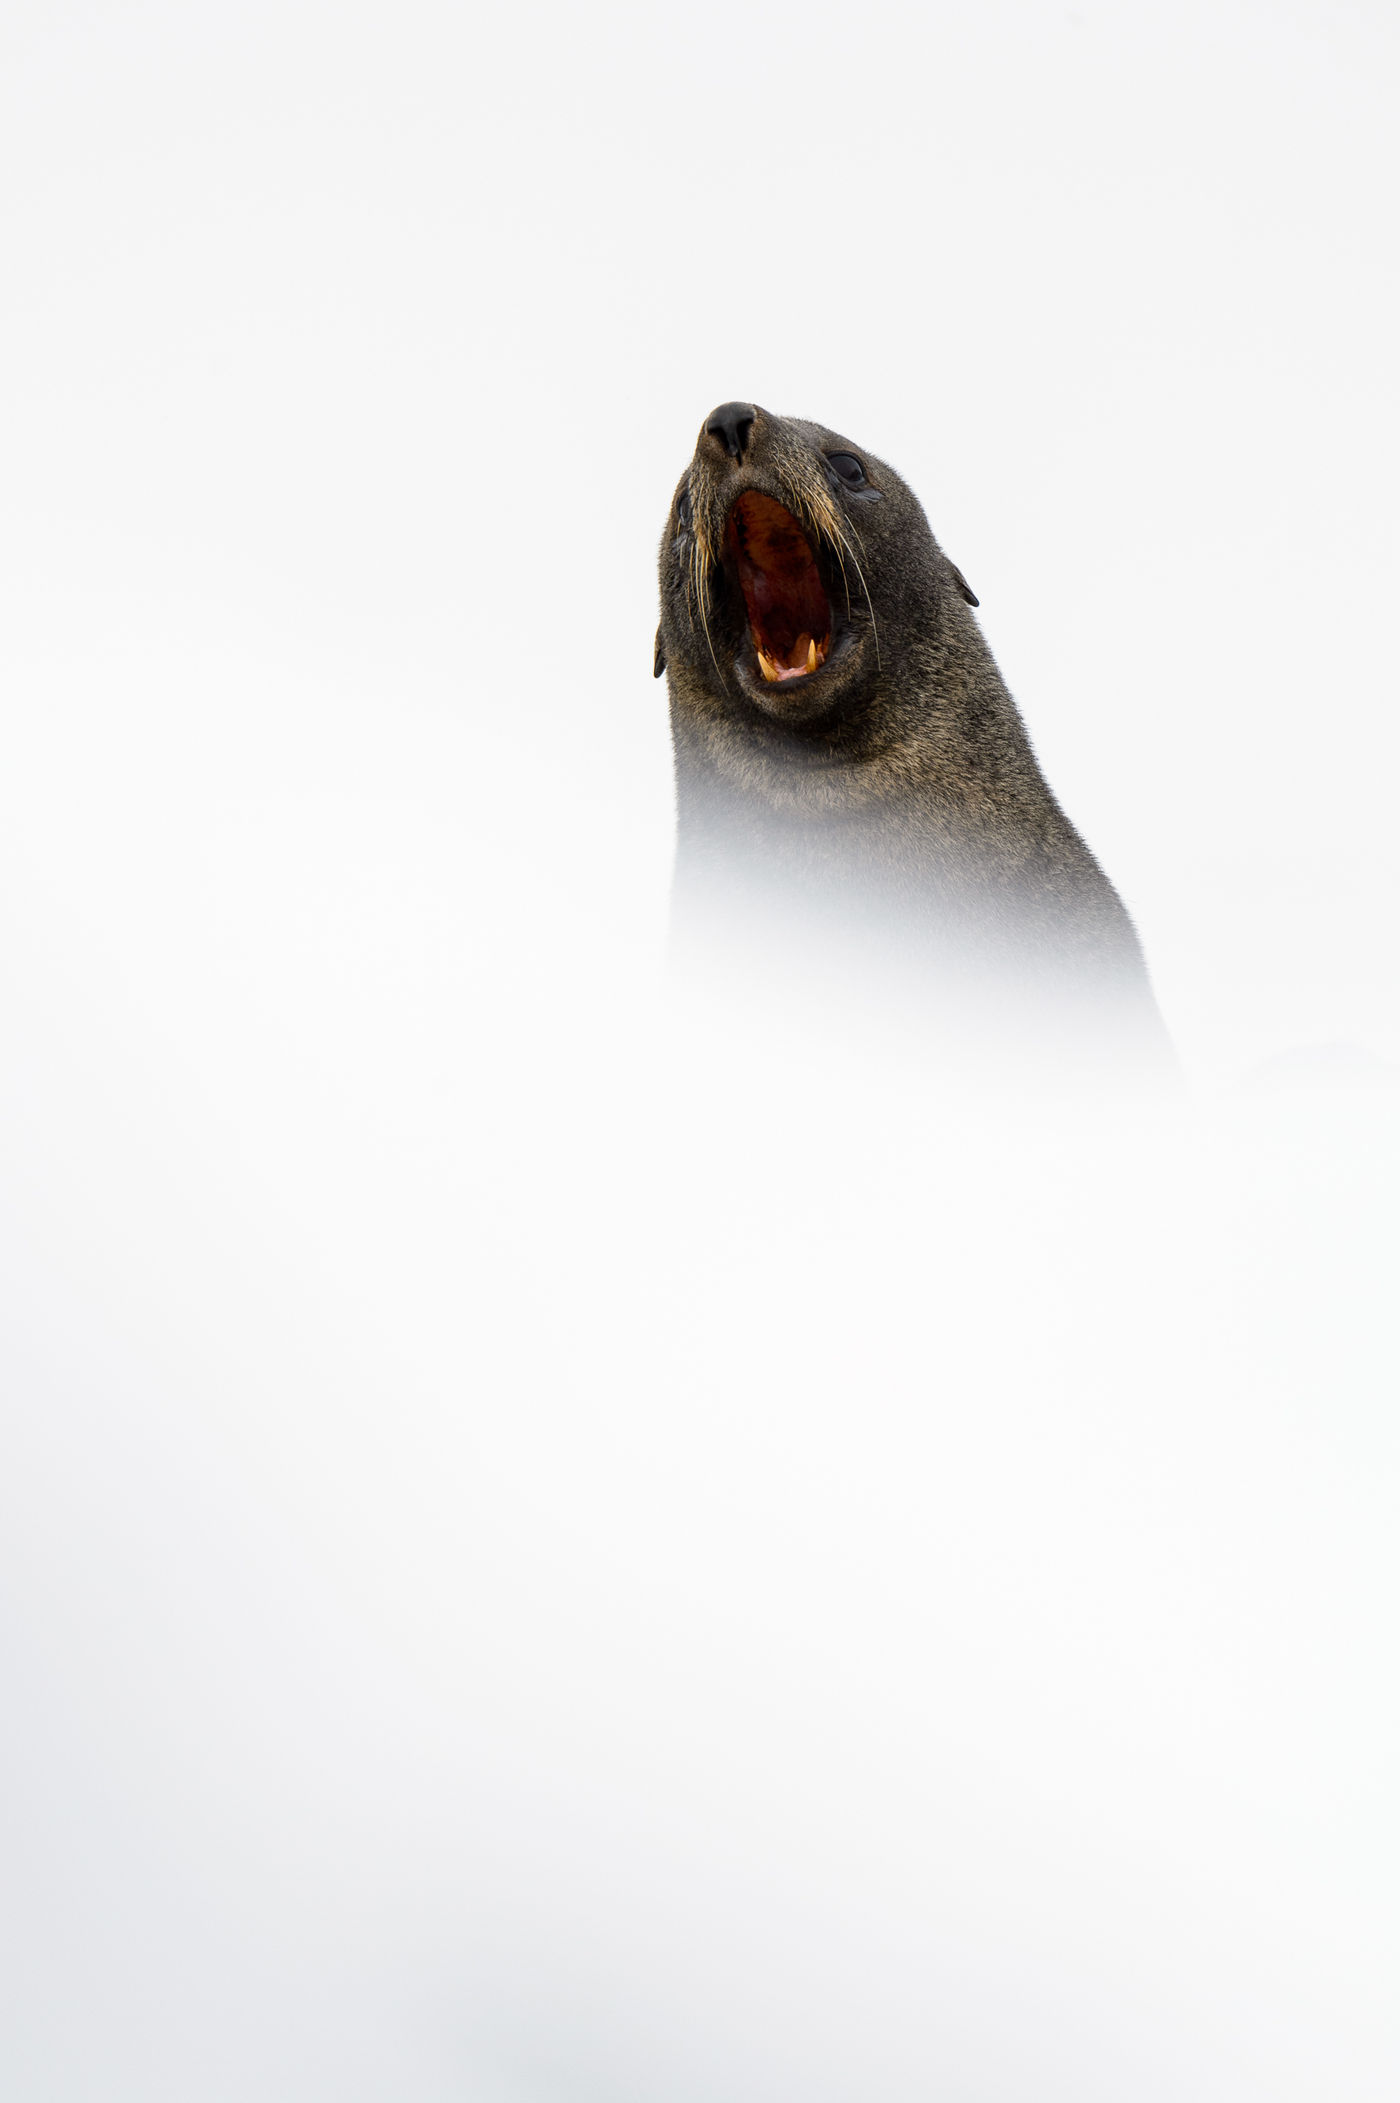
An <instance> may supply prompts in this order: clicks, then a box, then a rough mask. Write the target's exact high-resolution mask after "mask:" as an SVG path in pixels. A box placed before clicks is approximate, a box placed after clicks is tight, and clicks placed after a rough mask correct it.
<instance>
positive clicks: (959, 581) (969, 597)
mask: <svg viewBox="0 0 1400 2103" xmlns="http://www.w3.org/2000/svg"><path fill="white" fill-rule="evenodd" d="M948 567H949V569H950V570H951V571H952V572H953V582H954V584H956V585H957V587H958V590H959V591H960V592H961V593H962V595H963V597H964V598H965V599H966V601H967V603H968V605H969V606H980V605H981V604H982V601H981V600H980V599H979V598H978V596H977V594H976V592H975V591H974V590H973V589H972V586H971V585H970V584H969V583H968V581H967V579H966V577H964V575H963V573H962V571H961V570H960V569H959V568H958V566H957V564H956V562H950V563H949V564H948Z"/></svg>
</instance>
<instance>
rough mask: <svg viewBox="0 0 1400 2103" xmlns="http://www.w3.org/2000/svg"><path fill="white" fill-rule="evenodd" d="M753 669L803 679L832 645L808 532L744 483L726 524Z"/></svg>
mask: <svg viewBox="0 0 1400 2103" xmlns="http://www.w3.org/2000/svg"><path fill="white" fill-rule="evenodd" d="M725 542H726V548H727V552H728V553H729V554H730V555H731V556H732V557H733V560H734V564H735V567H736V569H737V570H738V572H739V582H740V584H741V586H742V587H743V593H744V605H745V606H746V608H747V609H748V616H749V633H750V635H751V636H752V637H753V646H754V650H755V652H756V653H757V656H758V669H759V671H760V672H762V674H763V676H764V678H765V679H766V680H768V681H769V683H770V684H771V683H772V682H773V681H774V680H777V679H805V678H806V676H807V674H808V673H809V672H815V671H816V669H817V666H818V665H819V664H824V663H825V661H826V653H827V651H828V650H829V649H830V648H831V607H830V605H829V604H828V602H827V596H826V591H825V588H824V587H823V584H822V580H821V576H820V574H819V573H818V570H817V565H816V561H815V558H814V557H813V554H812V550H811V546H810V544H809V543H808V540H807V536H806V534H805V533H804V532H803V530H802V528H801V527H800V526H799V525H798V523H797V520H796V519H795V518H794V517H793V515H792V513H791V512H790V511H785V510H784V509H783V507H782V505H781V504H778V503H775V502H774V500H773V498H772V497H765V496H760V495H759V493H758V491H757V490H756V489H746V490H745V491H744V493H743V495H742V496H741V497H738V498H736V499H735V502H734V506H733V508H732V510H731V511H730V514H729V522H728V524H727V526H726V527H725Z"/></svg>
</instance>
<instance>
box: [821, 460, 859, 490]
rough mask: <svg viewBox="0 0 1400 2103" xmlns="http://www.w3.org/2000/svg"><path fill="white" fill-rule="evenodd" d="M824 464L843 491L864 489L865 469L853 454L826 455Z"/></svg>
mask: <svg viewBox="0 0 1400 2103" xmlns="http://www.w3.org/2000/svg"><path fill="white" fill-rule="evenodd" d="M826 464H827V466H828V467H829V468H830V469H831V471H832V473H833V474H834V475H835V476H836V478H837V480H838V481H839V482H840V483H841V485H842V487H843V488H845V489H864V487H865V469H864V468H863V467H862V466H861V464H860V462H859V460H857V458H856V456H855V454H854V453H828V454H827V456H826Z"/></svg>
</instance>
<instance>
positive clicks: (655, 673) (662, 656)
mask: <svg viewBox="0 0 1400 2103" xmlns="http://www.w3.org/2000/svg"><path fill="white" fill-rule="evenodd" d="M665 669H666V652H665V649H664V648H663V646H662V642H661V630H660V629H659V628H658V629H657V631H656V655H655V656H654V657H653V658H652V660H651V676H652V678H653V679H659V678H660V677H661V674H662V673H663V672H664V671H665Z"/></svg>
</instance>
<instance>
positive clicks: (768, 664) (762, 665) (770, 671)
mask: <svg viewBox="0 0 1400 2103" xmlns="http://www.w3.org/2000/svg"><path fill="white" fill-rule="evenodd" d="M758 669H759V671H760V672H762V674H763V676H764V678H765V679H766V680H767V681H768V684H769V685H770V686H771V685H772V684H773V682H774V680H775V679H776V678H777V676H778V667H777V666H776V665H775V664H774V662H773V660H772V658H771V657H766V656H765V655H764V653H763V651H762V650H760V651H759V653H758Z"/></svg>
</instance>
